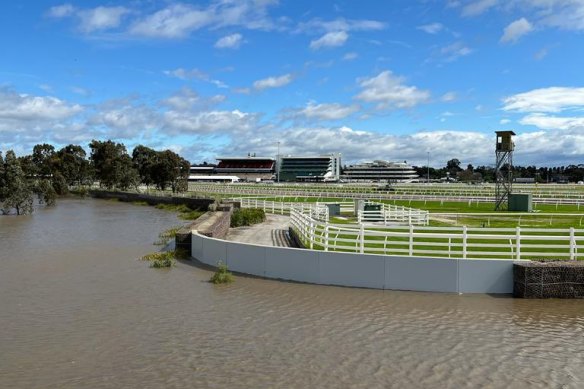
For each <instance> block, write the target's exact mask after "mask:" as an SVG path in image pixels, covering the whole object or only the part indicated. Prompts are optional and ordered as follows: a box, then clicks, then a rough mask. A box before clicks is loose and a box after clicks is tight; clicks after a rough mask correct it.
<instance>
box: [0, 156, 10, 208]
mask: <svg viewBox="0 0 584 389" xmlns="http://www.w3.org/2000/svg"><path fill="white" fill-rule="evenodd" d="M7 195H8V191H7V188H6V167H5V166H4V158H3V157H2V152H1V151H0V208H2V203H4V200H5V199H6V196H7Z"/></svg>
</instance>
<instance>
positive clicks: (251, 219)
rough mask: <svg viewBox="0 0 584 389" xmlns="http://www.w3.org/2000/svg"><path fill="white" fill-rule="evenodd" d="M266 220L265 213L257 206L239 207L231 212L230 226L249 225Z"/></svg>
mask: <svg viewBox="0 0 584 389" xmlns="http://www.w3.org/2000/svg"><path fill="white" fill-rule="evenodd" d="M265 220H266V213H265V212H264V210H263V209H259V208H239V209H236V210H235V211H233V213H232V214H231V227H241V226H251V225H253V224H258V223H261V222H264V221H265Z"/></svg>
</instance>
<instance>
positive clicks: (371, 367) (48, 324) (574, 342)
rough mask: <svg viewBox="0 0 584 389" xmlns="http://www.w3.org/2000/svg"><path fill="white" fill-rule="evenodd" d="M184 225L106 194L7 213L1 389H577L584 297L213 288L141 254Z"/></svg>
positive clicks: (583, 357)
mask: <svg viewBox="0 0 584 389" xmlns="http://www.w3.org/2000/svg"><path fill="white" fill-rule="evenodd" d="M179 223H180V222H179V221H178V219H176V217H175V216H174V215H173V214H171V213H167V212H165V211H159V210H156V209H153V208H151V207H141V206H134V205H130V204H122V203H117V202H110V201H102V200H60V201H59V203H58V205H57V206H56V207H54V208H50V209H39V210H38V211H37V212H36V213H35V214H34V215H32V216H24V217H22V216H21V217H11V216H5V217H0V388H162V387H165V388H388V387H396V388H409V387H412V388H419V387H426V388H436V387H452V388H461V387H479V386H481V387H485V386H486V387H494V388H499V387H500V388H508V387H512V388H513V387H516V388H523V387H542V388H543V387H554V388H557V387H567V388H572V387H573V388H581V387H584V301H575V300H570V301H561V300H546V301H530V300H515V299H512V298H509V297H501V296H488V295H462V296H459V295H452V294H432V293H416V292H397V291H378V290H365V289H351V288H339V287H327V286H314V285H304V284H296V283H286V282H278V281H270V280H262V279H257V278H246V277H237V279H236V282H235V283H234V284H231V285H228V286H214V285H212V284H209V283H208V282H206V281H207V280H208V279H209V277H210V275H211V273H210V272H209V271H208V270H205V269H201V268H199V267H196V266H193V265H192V264H189V263H186V262H185V263H179V264H178V266H177V267H176V268H173V269H171V270H155V269H150V268H148V264H147V263H144V262H141V261H139V260H137V258H138V257H140V256H141V255H143V254H145V253H148V252H151V251H153V250H156V247H155V246H153V245H152V243H153V242H154V241H155V240H156V239H157V236H158V233H159V232H160V231H162V230H164V229H166V228H168V227H171V226H174V225H177V224H179Z"/></svg>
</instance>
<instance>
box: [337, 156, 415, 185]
mask: <svg viewBox="0 0 584 389" xmlns="http://www.w3.org/2000/svg"><path fill="white" fill-rule="evenodd" d="M418 178H419V176H418V174H417V173H416V171H415V170H414V168H413V167H411V166H410V165H408V164H407V163H405V162H388V161H381V160H376V161H373V162H366V163H360V164H357V165H351V166H347V167H346V168H345V169H343V174H341V180H343V181H347V182H351V181H387V182H403V181H412V180H417V179H418Z"/></svg>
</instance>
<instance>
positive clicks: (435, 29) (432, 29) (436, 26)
mask: <svg viewBox="0 0 584 389" xmlns="http://www.w3.org/2000/svg"><path fill="white" fill-rule="evenodd" d="M417 29H418V30H421V31H424V32H425V33H428V34H438V33H439V32H440V31H442V30H443V29H444V26H443V25H442V24H441V23H431V24H424V25H422V26H418V27H417Z"/></svg>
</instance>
